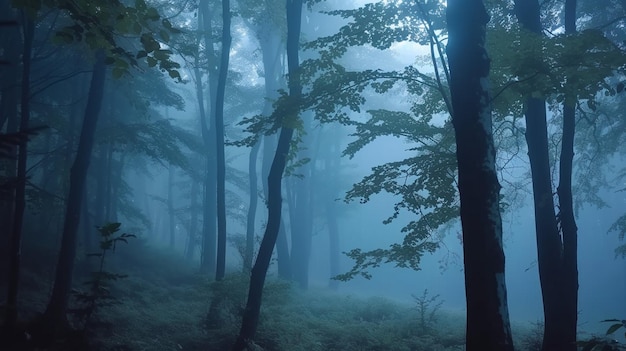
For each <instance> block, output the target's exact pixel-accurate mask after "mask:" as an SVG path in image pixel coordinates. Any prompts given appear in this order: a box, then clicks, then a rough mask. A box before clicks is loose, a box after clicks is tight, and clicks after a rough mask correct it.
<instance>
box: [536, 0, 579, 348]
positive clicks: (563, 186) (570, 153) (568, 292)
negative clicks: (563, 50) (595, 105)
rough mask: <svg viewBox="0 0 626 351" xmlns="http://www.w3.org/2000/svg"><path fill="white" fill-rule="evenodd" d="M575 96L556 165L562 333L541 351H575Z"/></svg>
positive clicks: (570, 13)
mask: <svg viewBox="0 0 626 351" xmlns="http://www.w3.org/2000/svg"><path fill="white" fill-rule="evenodd" d="M565 33H566V34H574V33H576V0H566V1H565ZM576 100H577V97H576V96H575V95H568V96H566V97H565V102H564V104H563V138H562V139H561V158H560V165H559V186H558V188H557V194H558V196H559V219H560V221H561V231H562V235H563V262H562V265H561V267H562V271H561V274H560V277H561V279H562V283H561V284H560V286H561V289H562V291H561V299H562V303H563V311H561V317H562V319H563V320H562V321H561V323H559V324H560V326H561V328H562V329H563V333H562V337H563V341H562V344H556V345H548V347H546V346H544V351H547V350H548V349H550V350H554V348H555V347H558V348H559V349H560V350H564V351H576V349H577V347H576V326H577V323H578V228H577V226H576V219H575V217H574V203H573V196H572V163H573V158H574V134H575V131H576V121H575V117H576V112H575V107H576V102H577V101H576Z"/></svg>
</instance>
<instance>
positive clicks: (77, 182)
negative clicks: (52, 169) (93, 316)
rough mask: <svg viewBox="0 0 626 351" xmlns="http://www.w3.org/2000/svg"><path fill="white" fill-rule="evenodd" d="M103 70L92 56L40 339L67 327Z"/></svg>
mask: <svg viewBox="0 0 626 351" xmlns="http://www.w3.org/2000/svg"><path fill="white" fill-rule="evenodd" d="M105 73H106V66H105V63H104V53H103V52H101V51H98V52H97V53H96V62H95V64H94V66H93V75H92V77H91V84H90V86H89V96H88V99H87V106H86V107H85V116H84V120H83V126H82V128H81V133H80V139H79V142H78V150H77V152H76V158H75V159H74V163H73V165H72V168H71V171H70V189H69V194H68V196H67V208H66V211H65V219H64V224H63V238H62V241H61V250H60V252H59V258H58V262H57V267H56V273H55V280H54V286H53V289H52V296H51V297H50V301H49V302H48V306H47V308H46V311H45V313H44V315H43V329H42V332H43V333H44V337H53V336H54V335H55V334H57V333H58V332H60V331H61V328H63V327H65V326H66V325H67V316H66V312H67V304H68V299H69V295H70V290H71V287H72V272H73V270H74V259H75V256H76V234H77V230H78V222H79V219H80V211H81V200H82V192H83V189H84V187H85V179H86V177H87V169H88V168H89V162H90V160H91V150H92V148H93V140H94V135H95V131H96V125H97V122H98V117H99V115H100V106H101V103H102V97H103V93H104V82H105Z"/></svg>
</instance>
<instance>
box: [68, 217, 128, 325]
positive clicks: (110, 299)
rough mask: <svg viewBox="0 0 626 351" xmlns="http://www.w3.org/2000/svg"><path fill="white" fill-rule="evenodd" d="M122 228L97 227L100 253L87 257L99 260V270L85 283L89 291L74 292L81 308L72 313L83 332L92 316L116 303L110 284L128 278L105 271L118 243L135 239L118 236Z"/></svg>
mask: <svg viewBox="0 0 626 351" xmlns="http://www.w3.org/2000/svg"><path fill="white" fill-rule="evenodd" d="M120 226H121V223H107V224H105V225H103V226H101V227H97V230H98V232H99V233H100V236H101V238H100V252H96V253H90V254H88V255H87V256H89V257H97V258H99V265H98V270H97V271H94V272H92V273H91V279H89V280H88V281H86V282H85V283H84V284H85V285H86V286H87V287H88V290H87V291H78V290H75V291H74V298H75V299H76V302H77V303H78V305H79V307H76V308H72V309H71V310H70V313H71V314H72V315H73V316H74V317H76V318H77V320H78V322H79V323H80V324H81V325H82V329H83V330H86V329H87V328H88V326H89V322H90V321H91V318H92V316H93V315H94V313H95V312H96V311H97V310H98V309H99V308H102V307H106V306H111V305H112V304H114V303H115V302H116V299H115V297H114V296H112V295H111V290H110V288H109V286H108V284H110V283H112V282H115V281H117V280H118V279H122V278H125V277H126V275H123V274H116V273H111V272H108V271H106V270H105V269H104V263H105V258H106V254H107V253H108V252H109V251H115V247H116V245H117V243H119V242H124V243H128V239H129V238H134V237H135V235H133V234H127V233H122V234H117V232H119V230H120Z"/></svg>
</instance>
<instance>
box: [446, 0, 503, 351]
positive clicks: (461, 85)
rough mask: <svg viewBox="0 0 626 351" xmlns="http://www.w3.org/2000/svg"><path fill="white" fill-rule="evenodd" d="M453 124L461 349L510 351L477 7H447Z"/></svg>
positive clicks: (463, 0) (475, 0)
mask: <svg viewBox="0 0 626 351" xmlns="http://www.w3.org/2000/svg"><path fill="white" fill-rule="evenodd" d="M447 21H448V33H449V39H448V47H447V54H448V61H449V67H450V96H451V101H452V123H453V125H454V132H455V137H456V146H457V147H456V155H457V165H458V179H459V183H458V187H459V194H460V199H461V223H462V228H463V255H464V268H465V296H466V306H467V326H466V328H467V331H466V350H468V351H478V350H494V351H495V350H503V351H512V350H513V341H512V337H511V327H510V322H509V313H508V305H507V292H506V282H505V274H504V251H503V245H502V220H501V217H500V202H499V197H500V196H499V195H500V184H499V182H498V178H497V173H496V167H495V154H496V150H495V147H494V142H493V134H492V120H491V95H490V92H489V78H488V75H489V65H490V61H489V58H488V55H487V51H486V48H485V32H486V25H487V23H488V21H489V15H488V14H487V12H486V10H485V7H484V4H483V2H482V0H472V1H468V0H450V1H448V7H447Z"/></svg>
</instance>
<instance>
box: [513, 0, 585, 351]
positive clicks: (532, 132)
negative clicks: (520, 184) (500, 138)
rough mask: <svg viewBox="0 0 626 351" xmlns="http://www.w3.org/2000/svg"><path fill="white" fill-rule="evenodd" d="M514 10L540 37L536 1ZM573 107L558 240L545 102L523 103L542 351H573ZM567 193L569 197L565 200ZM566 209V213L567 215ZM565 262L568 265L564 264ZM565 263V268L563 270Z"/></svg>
mask: <svg viewBox="0 0 626 351" xmlns="http://www.w3.org/2000/svg"><path fill="white" fill-rule="evenodd" d="M569 6H571V5H569ZM515 10H516V15H517V18H518V20H519V22H520V24H521V25H522V26H523V27H524V28H525V29H526V30H528V31H530V32H532V33H535V34H536V35H542V25H541V20H540V7H539V2H538V1H537V0H530V1H516V2H515ZM573 11H574V13H573V14H569V15H567V16H566V17H567V18H566V21H567V22H568V30H571V21H572V19H571V17H572V16H574V19H573V20H574V21H575V4H574V9H573ZM573 103H574V102H573V101H572V99H571V98H569V97H568V98H567V99H566V106H565V107H564V116H563V117H564V125H563V128H564V130H563V133H564V134H563V141H562V142H563V147H564V149H562V155H561V172H565V174H561V175H560V176H561V181H560V185H559V201H560V202H561V201H565V202H563V203H560V204H561V205H565V207H564V208H562V209H561V211H562V212H561V214H562V215H563V214H564V215H565V216H564V217H562V219H561V221H562V222H561V228H562V230H563V234H564V238H563V242H562V241H561V233H560V232H559V224H558V221H557V216H556V215H555V212H554V211H555V204H554V197H553V189H552V174H551V169H550V156H549V144H548V126H547V118H546V106H545V100H542V99H537V98H529V99H528V100H527V101H526V109H525V117H526V143H527V145H528V158H529V160H530V168H531V176H532V183H533V199H534V206H535V231H536V238H537V263H538V268H539V280H540V283H541V292H542V298H543V311H544V336H543V343H542V350H543V351H550V350H563V351H574V350H576V321H577V313H578V311H577V294H578V282H577V280H578V278H577V275H578V274H577V268H576V229H575V228H576V224H575V222H574V218H573V210H572V207H571V157H572V156H573V128H574V126H573V119H574V116H573V112H574V110H573V106H571V108H570V107H568V105H570V104H573ZM567 129H570V130H567ZM566 130H567V131H566ZM569 133H571V137H570V136H569V135H568V134H569ZM568 138H569V139H568ZM566 145H571V149H570V150H569V154H570V156H569V170H568V166H567V165H566V164H563V162H564V161H563V156H566V158H567V157H568V156H567V153H568V150H567V146H566ZM563 152H565V154H563ZM565 162H567V161H565ZM566 189H567V190H566ZM561 191H563V192H564V193H563V196H561ZM567 193H569V196H568V194H567ZM568 199H569V205H570V206H569V210H568ZM563 211H564V212H563ZM568 211H571V212H569V213H568ZM563 219H565V221H563ZM566 226H569V227H568V228H567V230H568V238H567V239H566V238H565V235H566V234H565V230H566ZM566 240H567V245H568V247H569V249H568V250H569V252H568V254H565V253H564V244H565V241H566ZM572 247H573V249H574V252H573V254H572V252H571V249H572ZM565 256H567V258H565ZM564 260H567V261H568V262H567V263H565V262H564ZM572 260H573V262H572ZM565 265H567V266H568V268H565ZM572 307H573V313H572Z"/></svg>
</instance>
